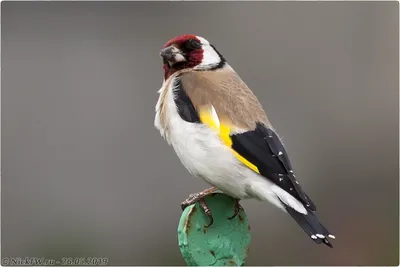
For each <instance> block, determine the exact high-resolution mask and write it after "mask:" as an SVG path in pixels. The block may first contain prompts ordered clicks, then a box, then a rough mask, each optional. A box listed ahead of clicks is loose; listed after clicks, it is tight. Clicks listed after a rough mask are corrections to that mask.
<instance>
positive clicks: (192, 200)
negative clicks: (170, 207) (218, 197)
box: [181, 187, 217, 210]
mask: <svg viewBox="0 0 400 267" xmlns="http://www.w3.org/2000/svg"><path fill="white" fill-rule="evenodd" d="M215 191H217V188H216V187H211V188H208V189H206V190H203V191H201V192H199V193H194V194H190V195H189V197H188V198H187V199H186V200H185V201H183V202H182V203H181V208H182V210H184V209H186V207H187V206H190V205H192V204H194V203H196V202H198V201H199V200H200V199H202V198H205V197H206V196H208V195H210V194H212V193H214V192H215Z"/></svg>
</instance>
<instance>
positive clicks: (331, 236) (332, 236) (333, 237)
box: [328, 235, 336, 239]
mask: <svg viewBox="0 0 400 267" xmlns="http://www.w3.org/2000/svg"><path fill="white" fill-rule="evenodd" d="M328 236H329V237H330V238H332V239H335V238H336V237H335V236H334V235H328Z"/></svg>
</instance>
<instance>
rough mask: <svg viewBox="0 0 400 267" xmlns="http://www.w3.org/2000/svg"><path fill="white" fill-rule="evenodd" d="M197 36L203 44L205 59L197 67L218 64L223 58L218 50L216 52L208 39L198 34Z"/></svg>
mask: <svg viewBox="0 0 400 267" xmlns="http://www.w3.org/2000/svg"><path fill="white" fill-rule="evenodd" d="M197 38H198V39H199V40H200V42H201V44H202V48H203V60H202V61H201V64H199V65H197V66H196V69H202V68H205V67H210V66H213V65H218V64H219V63H220V62H221V58H220V57H219V55H218V54H217V52H215V50H214V48H212V47H211V45H210V43H209V42H208V41H207V40H206V39H204V38H202V37H200V36H197Z"/></svg>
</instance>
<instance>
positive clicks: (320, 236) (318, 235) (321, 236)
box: [316, 234, 325, 238]
mask: <svg viewBox="0 0 400 267" xmlns="http://www.w3.org/2000/svg"><path fill="white" fill-rule="evenodd" d="M316 236H317V237H319V238H325V236H324V235H321V234H316Z"/></svg>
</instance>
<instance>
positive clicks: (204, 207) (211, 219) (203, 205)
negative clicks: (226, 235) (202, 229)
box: [199, 198, 214, 228]
mask: <svg viewBox="0 0 400 267" xmlns="http://www.w3.org/2000/svg"><path fill="white" fill-rule="evenodd" d="M199 202H200V206H201V208H202V209H203V211H204V213H205V214H206V215H207V216H208V218H209V219H210V222H209V223H208V225H206V228H208V227H210V226H211V225H212V224H213V223H214V218H213V216H212V214H211V210H210V208H209V207H208V206H207V203H206V201H205V200H204V198H201V199H200V200H199Z"/></svg>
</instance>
